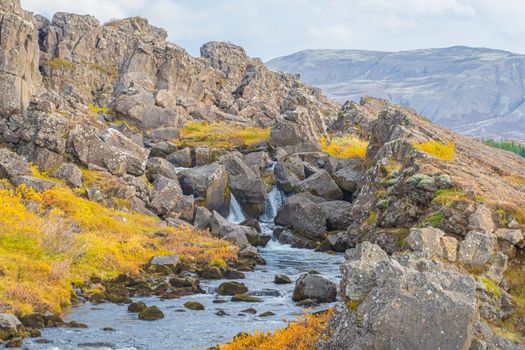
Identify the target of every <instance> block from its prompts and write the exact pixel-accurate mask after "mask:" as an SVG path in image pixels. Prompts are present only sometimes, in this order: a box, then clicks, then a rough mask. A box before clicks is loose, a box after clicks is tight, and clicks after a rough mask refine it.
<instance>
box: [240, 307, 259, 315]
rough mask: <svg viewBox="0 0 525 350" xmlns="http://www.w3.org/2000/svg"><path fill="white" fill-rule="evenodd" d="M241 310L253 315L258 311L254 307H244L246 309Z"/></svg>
mask: <svg viewBox="0 0 525 350" xmlns="http://www.w3.org/2000/svg"><path fill="white" fill-rule="evenodd" d="M241 312H244V313H245V314H252V315H255V314H256V313H257V310H255V309H254V308H252V307H251V308H249V309H244V310H241Z"/></svg>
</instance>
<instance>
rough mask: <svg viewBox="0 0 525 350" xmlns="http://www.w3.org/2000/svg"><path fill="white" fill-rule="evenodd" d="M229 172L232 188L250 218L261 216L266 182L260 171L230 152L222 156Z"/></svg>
mask: <svg viewBox="0 0 525 350" xmlns="http://www.w3.org/2000/svg"><path fill="white" fill-rule="evenodd" d="M220 161H221V163H222V164H224V166H225V168H226V171H227V172H228V178H229V183H230V190H231V192H232V194H233V195H234V196H235V198H236V199H237V200H238V201H239V204H240V205H241V207H242V209H243V211H244V213H245V214H246V215H247V216H248V218H259V216H260V215H261V214H262V212H263V210H264V207H265V204H266V184H265V183H264V181H263V179H262V178H261V176H260V173H259V172H256V171H254V170H253V169H252V168H250V167H249V166H248V165H246V163H244V161H243V160H242V158H241V157H239V156H237V155H236V154H235V153H229V154H227V155H225V156H223V157H222V158H221V160H220Z"/></svg>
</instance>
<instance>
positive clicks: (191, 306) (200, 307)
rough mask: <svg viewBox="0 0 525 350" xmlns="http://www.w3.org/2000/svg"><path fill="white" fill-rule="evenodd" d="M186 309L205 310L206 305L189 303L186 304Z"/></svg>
mask: <svg viewBox="0 0 525 350" xmlns="http://www.w3.org/2000/svg"><path fill="white" fill-rule="evenodd" d="M184 307H185V308H187V309H190V310H204V305H202V304H201V303H199V302H198V301H187V302H185V303H184Z"/></svg>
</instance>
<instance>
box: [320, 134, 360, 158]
mask: <svg viewBox="0 0 525 350" xmlns="http://www.w3.org/2000/svg"><path fill="white" fill-rule="evenodd" d="M320 144H321V147H322V148H323V152H325V153H328V154H330V155H332V156H334V157H336V158H353V157H359V158H364V157H365V156H366V148H367V147H368V141H365V140H362V139H360V138H359V137H357V136H355V135H351V134H347V135H344V136H341V137H332V138H331V139H328V138H326V137H322V138H321V140H320Z"/></svg>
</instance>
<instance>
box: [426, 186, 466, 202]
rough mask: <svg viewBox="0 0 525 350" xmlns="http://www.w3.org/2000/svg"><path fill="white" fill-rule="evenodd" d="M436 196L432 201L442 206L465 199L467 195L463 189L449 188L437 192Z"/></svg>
mask: <svg viewBox="0 0 525 350" xmlns="http://www.w3.org/2000/svg"><path fill="white" fill-rule="evenodd" d="M435 195H436V196H435V197H434V199H433V200H432V201H433V202H435V203H439V204H441V205H448V204H450V203H452V202H455V201H458V200H461V199H465V193H464V192H463V190H462V189H461V188H447V189H443V190H437V191H436V193H435Z"/></svg>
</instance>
